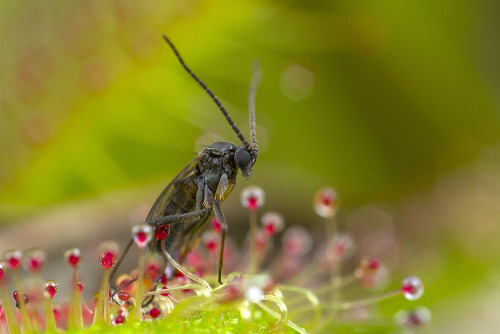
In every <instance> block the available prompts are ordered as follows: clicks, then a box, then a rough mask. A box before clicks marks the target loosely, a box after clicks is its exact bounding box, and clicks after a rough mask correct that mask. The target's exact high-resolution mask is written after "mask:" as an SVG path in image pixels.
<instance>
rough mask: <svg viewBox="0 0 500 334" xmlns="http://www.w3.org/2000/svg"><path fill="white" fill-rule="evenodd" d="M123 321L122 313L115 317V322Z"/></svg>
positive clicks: (120, 322)
mask: <svg viewBox="0 0 500 334" xmlns="http://www.w3.org/2000/svg"><path fill="white" fill-rule="evenodd" d="M124 321H125V318H124V317H123V316H122V315H118V316H117V317H116V318H115V324H117V325H118V324H123V322H124Z"/></svg>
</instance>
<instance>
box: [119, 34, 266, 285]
mask: <svg viewBox="0 0 500 334" xmlns="http://www.w3.org/2000/svg"><path fill="white" fill-rule="evenodd" d="M163 37H164V39H165V41H166V42H167V43H168V44H169V45H170V47H171V49H172V50H173V52H174V53H175V55H176V57H177V59H178V60H179V62H180V63H181V65H182V66H183V67H184V69H185V70H186V71H187V72H188V73H189V74H190V75H191V76H192V77H193V78H194V79H195V80H196V82H198V84H200V86H202V88H203V89H204V90H205V91H206V92H207V93H208V94H209V95H210V97H211V98H212V100H213V101H214V102H215V103H216V104H217V106H218V107H219V109H220V110H221V111H222V113H223V114H224V116H225V118H226V120H227V121H228V122H229V124H230V125H231V127H232V129H233V130H234V132H235V133H236V135H237V136H238V138H239V139H240V140H241V142H242V144H241V145H240V146H237V145H235V144H233V143H230V142H217V143H213V144H211V145H209V146H207V147H205V148H204V149H203V151H201V153H199V154H198V156H196V157H195V158H194V159H193V160H192V161H191V162H190V163H189V164H188V165H187V166H186V167H185V168H184V169H183V170H182V171H181V172H180V173H179V175H177V176H176V177H175V178H174V179H173V180H172V182H170V184H168V185H167V187H166V188H165V190H163V192H162V193H161V194H160V196H159V197H158V199H157V200H156V202H155V203H154V205H153V207H152V208H151V210H150V212H149V214H148V216H147V218H146V223H148V224H150V225H152V226H154V227H155V232H156V230H157V229H158V228H159V227H161V226H164V225H169V229H170V232H169V235H168V236H167V237H166V238H165V239H163V240H159V239H156V238H155V237H154V239H153V242H152V243H151V245H150V247H151V249H154V250H157V251H159V252H163V251H165V252H168V254H169V255H173V257H174V258H176V259H177V260H179V261H182V260H183V259H184V257H185V255H186V253H187V252H188V251H189V250H190V249H192V248H193V247H194V245H195V243H196V241H197V239H199V238H198V237H199V235H200V233H201V232H202V231H203V228H204V227H205V225H206V224H207V222H208V221H209V220H210V218H211V217H212V216H213V215H214V214H215V216H216V217H217V218H218V220H219V221H220V223H221V230H222V231H221V245H220V255H219V283H221V284H222V279H221V276H222V267H223V251H224V241H225V237H226V231H227V222H226V219H225V217H224V214H223V213H222V211H221V208H220V204H221V203H222V202H223V201H224V200H225V199H226V198H227V196H229V194H230V193H231V191H232V190H233V188H234V185H235V182H236V175H237V174H238V170H241V173H242V175H243V176H244V177H246V178H247V179H248V178H250V176H251V175H252V167H253V165H254V164H255V161H256V159H257V153H258V147H257V140H256V133H255V104H254V100H255V93H256V89H257V84H258V81H259V80H260V71H258V70H256V71H255V72H254V76H253V78H252V82H251V86H250V93H249V109H250V131H251V142H252V144H251V145H250V144H249V143H248V142H247V141H246V140H245V138H244V136H243V135H242V134H241V132H240V130H239V129H238V127H237V126H236V125H235V124H234V122H233V120H232V119H231V117H230V116H229V114H228V112H227V111H226V109H225V108H224V106H223V105H222V103H221V102H220V101H219V99H218V98H217V97H216V96H215V95H214V94H213V93H212V91H211V90H210V89H209V88H208V87H207V86H206V85H205V84H204V83H203V82H202V81H201V80H200V79H198V77H197V76H196V75H195V74H194V73H193V72H192V71H191V70H190V69H189V68H188V67H187V65H186V64H185V63H184V61H183V59H182V58H181V56H180V55H179V53H178V51H177V49H176V48H175V46H174V45H173V44H172V42H171V41H170V40H169V39H168V38H167V37H166V36H163ZM154 235H156V233H155V234H154ZM132 243H133V241H132V240H131V241H130V242H129V243H128V245H127V247H126V249H125V251H124V254H123V255H122V257H121V258H120V260H119V261H118V263H117V265H116V266H115V268H114V270H113V272H112V273H111V276H110V277H111V278H112V277H113V276H114V274H115V272H116V269H117V268H118V266H119V264H120V263H121V261H122V259H123V257H125V254H126V252H127V251H128V249H129V248H130V247H131V245H132ZM162 243H164V244H163V247H162Z"/></svg>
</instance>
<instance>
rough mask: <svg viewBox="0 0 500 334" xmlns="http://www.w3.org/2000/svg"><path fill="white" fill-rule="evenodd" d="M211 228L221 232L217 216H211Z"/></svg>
mask: <svg viewBox="0 0 500 334" xmlns="http://www.w3.org/2000/svg"><path fill="white" fill-rule="evenodd" d="M212 229H213V230H214V231H215V232H217V233H220V232H221V225H220V221H219V219H217V217H215V216H214V217H213V218H212Z"/></svg>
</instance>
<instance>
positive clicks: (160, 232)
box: [156, 225, 170, 240]
mask: <svg viewBox="0 0 500 334" xmlns="http://www.w3.org/2000/svg"><path fill="white" fill-rule="evenodd" d="M169 234H170V225H163V226H160V227H158V228H157V229H156V239H159V240H163V239H165V238H166V237H168V235H169Z"/></svg>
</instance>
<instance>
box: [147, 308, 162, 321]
mask: <svg viewBox="0 0 500 334" xmlns="http://www.w3.org/2000/svg"><path fill="white" fill-rule="evenodd" d="M149 315H150V316H151V317H152V318H156V317H157V316H159V315H160V310H159V309H157V308H156V307H154V308H152V309H151V310H150V311H149Z"/></svg>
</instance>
